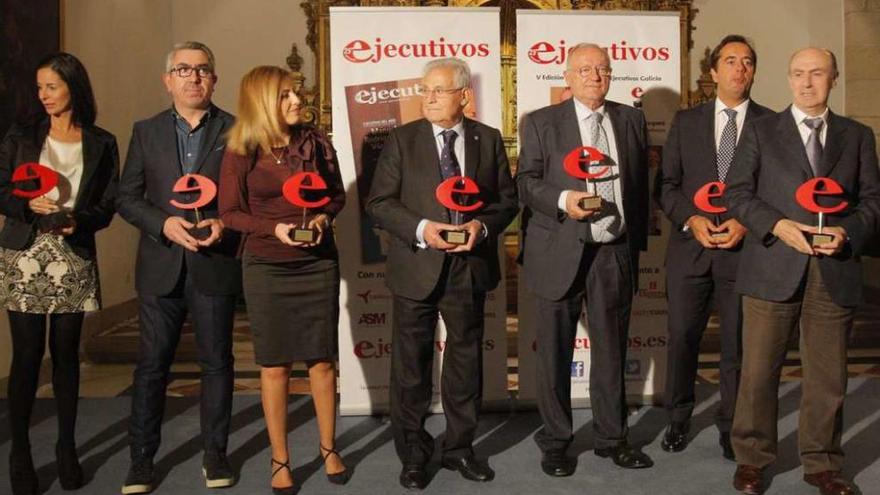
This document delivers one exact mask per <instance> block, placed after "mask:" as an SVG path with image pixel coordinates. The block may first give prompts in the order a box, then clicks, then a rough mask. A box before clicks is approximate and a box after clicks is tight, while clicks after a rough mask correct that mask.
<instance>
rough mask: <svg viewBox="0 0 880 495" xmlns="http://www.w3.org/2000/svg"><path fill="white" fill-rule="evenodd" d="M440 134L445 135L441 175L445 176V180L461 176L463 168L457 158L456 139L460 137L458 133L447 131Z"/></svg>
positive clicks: (441, 156) (441, 154) (441, 157)
mask: <svg viewBox="0 0 880 495" xmlns="http://www.w3.org/2000/svg"><path fill="white" fill-rule="evenodd" d="M440 134H442V135H443V150H442V151H440V173H441V174H442V175H443V180H446V179H448V178H450V177H456V176H460V175H461V168H460V167H459V166H458V160H457V159H456V158H455V138H457V137H458V133H457V132H455V131H453V130H452V129H446V130H445V131H443V132H441V133H440Z"/></svg>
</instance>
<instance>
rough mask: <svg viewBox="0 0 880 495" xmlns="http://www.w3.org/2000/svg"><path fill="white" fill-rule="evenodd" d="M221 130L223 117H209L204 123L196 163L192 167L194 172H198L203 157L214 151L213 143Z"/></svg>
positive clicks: (202, 163)
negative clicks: (202, 136)
mask: <svg viewBox="0 0 880 495" xmlns="http://www.w3.org/2000/svg"><path fill="white" fill-rule="evenodd" d="M221 131H223V119H221V118H220V116H218V115H214V116H212V117H209V118H208V123H207V124H205V137H204V138H203V139H202V144H201V146H199V156H198V157H197V158H196V164H195V166H194V167H193V173H194V174H197V173H199V169H201V168H202V165H204V164H205V159H206V158H207V157H208V155H209V154H210V153H211V152H212V151H214V145H215V144H216V143H217V138H219V137H220V132H221Z"/></svg>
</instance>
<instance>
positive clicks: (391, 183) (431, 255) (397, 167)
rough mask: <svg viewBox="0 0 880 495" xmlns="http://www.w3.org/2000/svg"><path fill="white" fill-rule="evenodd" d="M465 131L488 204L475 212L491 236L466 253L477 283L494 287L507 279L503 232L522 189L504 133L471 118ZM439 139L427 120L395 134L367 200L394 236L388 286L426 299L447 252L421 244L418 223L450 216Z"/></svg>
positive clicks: (472, 171)
mask: <svg viewBox="0 0 880 495" xmlns="http://www.w3.org/2000/svg"><path fill="white" fill-rule="evenodd" d="M464 129H465V131H464V132H465V144H464V155H465V158H464V160H465V166H464V171H465V174H466V175H467V176H468V177H470V178H471V179H473V180H474V181H476V183H477V185H478V186H479V188H480V199H481V200H482V201H483V202H484V203H485V205H484V207H483V208H482V209H481V210H479V211H477V212H476V213H474V214H473V215H472V217H473V218H474V219H476V220H479V221H480V222H482V223H483V224H484V225H485V226H486V229H487V231H488V234H489V235H488V237H487V238H486V239H484V240H482V241H481V242H479V243H478V244H476V245H475V246H474V249H473V250H472V251H471V252H470V253H466V254H463V256H464V257H465V258H466V259H467V262H468V265H469V266H470V269H471V274H472V276H473V282H474V288H475V289H476V290H480V291H488V290H491V289H494V288H495V286H497V285H498V281H499V280H500V279H501V269H500V266H499V262H498V236H499V235H500V234H501V233H502V232H504V229H505V228H506V227H507V225H508V224H509V223H510V221H511V220H513V217H515V216H516V213H517V204H516V189H515V188H514V185H513V179H512V178H511V176H510V168H509V166H508V163H507V155H506V154H505V152H504V142H503V141H502V139H501V133H500V132H499V131H498V130H497V129H494V128H492V127H489V126H486V125H484V124H481V123H479V122H476V121H473V120H470V119H467V118H465V119H464ZM435 143H436V141H435V139H434V134H433V130H432V127H431V123H430V122H428V121H427V120H425V119H420V120H417V121H415V122H410V123H409V124H406V125H403V126H401V127H398V128H396V129H394V130H393V131H391V133H390V134H389V135H388V138H387V139H386V140H385V145H384V147H383V148H382V154H381V155H380V156H379V161H378V163H377V165H376V173H375V176H374V177H373V182H372V185H371V188H370V196H369V200H368V201H367V205H366V208H367V212H368V213H369V215H370V216H371V217H372V218H373V220H374V221H375V222H376V224H377V225H378V226H379V228H381V229H384V230H386V231H388V232H389V233H390V234H391V243H390V246H389V248H388V264H387V270H388V272H387V283H388V286H389V288H391V290H392V292H394V293H395V294H399V295H402V296H404V297H407V298H410V299H416V300H422V299H425V298H427V297H428V296H429V295H430V294H431V291H433V290H434V287H436V285H437V282H438V280H439V278H440V273H441V271H442V269H443V262H444V258H445V256H446V254H445V253H443V252H440V251H437V250H434V249H430V248H428V249H420V248H419V247H417V246H416V242H417V240H416V228H417V227H418V224H419V222H420V221H421V220H422V219H423V218H426V219H428V220H433V221H439V222H447V223H448V222H449V221H450V219H449V213H448V211H447V210H446V208H445V207H444V206H442V205H441V204H440V203H438V202H437V199H436V198H435V196H434V192H435V190H436V189H437V186H438V185H439V184H440V182H441V181H442V176H441V173H440V159H439V157H438V156H437V147H436V144H435Z"/></svg>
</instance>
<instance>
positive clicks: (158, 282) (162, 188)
mask: <svg viewBox="0 0 880 495" xmlns="http://www.w3.org/2000/svg"><path fill="white" fill-rule="evenodd" d="M212 111H214V112H216V113H215V115H214V116H213V117H212V118H210V119H209V121H208V122H207V124H206V125H207V127H206V129H205V136H204V141H203V142H202V144H201V147H200V148H199V156H198V158H197V159H196V166H195V170H194V173H197V174H201V175H204V176H205V177H208V178H209V179H211V180H213V181H214V183H219V178H220V162H221V160H222V159H223V152H224V150H225V149H226V142H225V138H224V134H225V133H226V132H227V131H228V130H229V128H230V127H232V124H233V123H234V117H233V116H232V115H230V114H228V113H226V112H224V111H223V110H220V109H219V108H216V107H214V108H213V109H212ZM181 176H182V170H181V168H180V159H179V158H178V155H177V135H176V134H175V130H174V117H172V115H171V110H170V109H169V110H165V111H164V112H161V113H159V114H158V115H155V116H153V117H151V118H149V119H147V120H142V121H140V122H137V123H135V125H134V130H133V132H132V135H131V144H129V147H128V157H127V158H126V159H125V168H123V170H122V179H121V181H120V183H119V195H118V197H117V201H116V206H117V208H118V210H119V214H120V216H122V218H124V219H125V220H126V221H127V222H129V223H130V224H132V225H134V226H135V227H137V228H138V229H140V231H141V240H140V245H139V246H138V257H137V268H136V273H135V286H136V288H137V291H138V292H139V293H143V294H151V295H165V294H168V293H170V292H171V291H172V290H173V289H174V287H175V285H176V283H177V280H178V278H179V275H180V273H181V270H182V269H183V268H184V266H185V267H186V270H188V271H189V272H190V273H191V274H192V276H193V280H194V281H195V283H196V286H197V287H198V288H199V290H200V291H202V292H203V293H205V294H210V295H228V294H236V293H238V292H239V290H240V286H241V268H240V266H239V263H238V262H237V261H236V259H235V254H236V248H237V246H238V240H239V236H238V235H237V234H236V233H235V232H234V231H230V230H227V231H224V233H223V239H222V240H221V241H220V242H219V243H217V244H215V245H213V246H211V247H209V248H202V249H200V250H199V252H198V253H192V252H189V251H187V250H185V249H184V248H183V247H182V246H180V245H178V244H175V243H172V242H170V241H168V239H166V238H165V236H164V235H163V234H162V227H163V226H164V225H165V220H166V219H167V218H168V217H170V216H182V217H185V218H186V219H187V220H189V221H194V220H195V217H194V214H193V212H192V211H190V210H180V209H177V208H175V207H174V206H171V203H169V201H170V200H171V199H172V198H174V199H177V200H178V201H181V202H188V200H187V198H184V197H181V195H178V194H176V193H172V192H171V190H172V188H173V187H174V183H175V182H177V179H179V178H180V177H181ZM199 211H200V212H201V213H202V215H203V216H204V217H205V218H217V217H218V214H217V199H216V198H215V199H214V201H212V202H211V203H210V204H208V205H207V206H205V207H204V208H201V209H200V210H199ZM184 260H186V265H184Z"/></svg>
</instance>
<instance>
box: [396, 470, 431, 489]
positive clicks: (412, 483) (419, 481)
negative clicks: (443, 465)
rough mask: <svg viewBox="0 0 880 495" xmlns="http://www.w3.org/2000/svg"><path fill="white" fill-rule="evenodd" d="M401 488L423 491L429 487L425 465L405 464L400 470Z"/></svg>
mask: <svg viewBox="0 0 880 495" xmlns="http://www.w3.org/2000/svg"><path fill="white" fill-rule="evenodd" d="M400 486H402V487H404V488H406V489H407V490H421V489H423V488H425V487H426V486H428V472H427V471H426V470H425V465H424V464H404V465H403V469H401V470H400Z"/></svg>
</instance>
